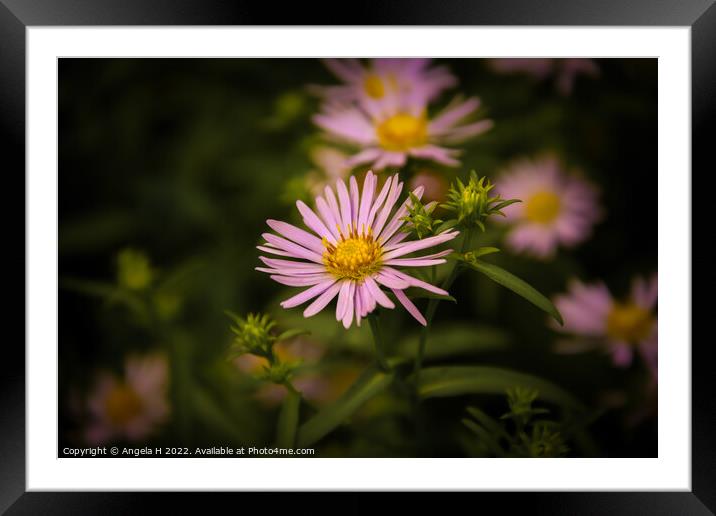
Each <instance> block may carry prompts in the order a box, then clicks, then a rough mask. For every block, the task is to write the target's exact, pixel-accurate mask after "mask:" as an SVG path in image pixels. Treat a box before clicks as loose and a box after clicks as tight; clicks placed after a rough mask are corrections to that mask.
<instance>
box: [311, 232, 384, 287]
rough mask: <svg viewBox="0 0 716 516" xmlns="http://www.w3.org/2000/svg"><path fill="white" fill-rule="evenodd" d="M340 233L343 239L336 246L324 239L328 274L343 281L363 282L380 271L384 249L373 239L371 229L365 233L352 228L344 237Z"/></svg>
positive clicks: (324, 254) (324, 260)
mask: <svg viewBox="0 0 716 516" xmlns="http://www.w3.org/2000/svg"><path fill="white" fill-rule="evenodd" d="M339 233H340V235H341V239H340V241H339V242H338V243H337V244H336V245H333V244H332V243H330V242H329V241H328V240H327V239H325V238H324V239H323V245H324V246H325V247H326V251H325V252H324V253H323V263H324V264H325V265H326V268H327V269H328V272H330V273H331V274H333V275H335V276H337V277H338V278H341V279H345V278H348V279H353V280H356V281H361V280H363V278H365V277H366V276H368V275H370V274H374V273H375V272H377V271H378V270H379V269H380V266H381V262H380V256H381V254H382V249H381V246H380V244H379V243H378V242H377V241H376V240H375V239H374V238H373V230H372V229H371V228H368V230H367V231H365V232H363V231H361V232H358V231H357V230H356V229H355V228H351V230H350V232H349V233H348V235H344V234H343V232H342V231H341V230H340V229H339Z"/></svg>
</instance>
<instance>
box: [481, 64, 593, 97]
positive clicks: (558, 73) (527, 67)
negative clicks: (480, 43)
mask: <svg viewBox="0 0 716 516" xmlns="http://www.w3.org/2000/svg"><path fill="white" fill-rule="evenodd" d="M489 66H490V67H491V68H492V69H493V70H494V71H496V72H498V73H507V74H511V73H524V74H527V75H530V76H532V77H534V78H535V79H537V80H540V81H541V80H544V79H546V78H548V77H550V76H553V77H554V82H555V86H556V87H557V91H559V92H560V93H561V94H562V95H569V94H571V93H572V90H573V89H574V83H575V81H576V80H577V77H578V76H579V75H584V76H587V77H597V76H598V75H599V66H598V65H597V64H596V63H595V62H594V61H593V60H592V59H581V58H580V59H577V58H569V59H553V58H517V59H490V60H489Z"/></svg>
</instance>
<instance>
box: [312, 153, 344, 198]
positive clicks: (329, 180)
mask: <svg viewBox="0 0 716 516" xmlns="http://www.w3.org/2000/svg"><path fill="white" fill-rule="evenodd" d="M310 158H311V162H312V163H313V164H314V165H315V168H314V170H311V171H310V172H309V173H308V174H307V175H306V186H307V188H308V190H309V191H310V192H311V194H312V195H314V196H317V195H321V193H322V192H323V190H324V188H325V187H326V186H327V185H329V184H334V183H335V182H336V180H337V179H346V178H347V177H348V176H349V175H350V167H348V166H347V165H346V160H347V158H348V156H347V155H346V154H344V153H343V152H341V151H339V150H338V149H335V148H333V147H326V146H319V147H315V148H313V149H312V150H311V153H310Z"/></svg>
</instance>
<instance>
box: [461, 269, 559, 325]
mask: <svg viewBox="0 0 716 516" xmlns="http://www.w3.org/2000/svg"><path fill="white" fill-rule="evenodd" d="M465 263H466V264H467V265H469V266H470V267H472V268H473V269H475V270H476V271H478V272H481V273H483V274H484V275H485V276H487V277H488V278H490V279H491V280H492V281H494V282H496V283H499V284H500V285H502V286H503V287H507V288H509V289H510V290H511V291H512V292H514V293H515V294H518V295H520V296H522V297H523V298H525V299H526V300H527V301H529V302H530V303H532V304H533V305H535V306H536V307H537V308H540V309H541V310H543V311H545V312H547V313H548V314H549V315H551V316H552V317H554V319H555V320H556V321H557V322H558V323H559V324H564V321H563V320H562V315H561V314H560V313H559V310H557V308H556V307H555V306H554V304H552V301H550V300H549V299H547V298H546V297H545V296H543V295H542V294H540V293H539V292H538V291H537V290H536V289H535V288H534V287H532V286H530V285H529V284H528V283H526V282H525V281H524V280H521V279H520V278H518V277H517V276H515V275H514V274H512V273H511V272H507V271H506V270H505V269H503V268H502V267H498V266H497V265H494V264H492V263H487V262H483V261H482V260H466V261H465Z"/></svg>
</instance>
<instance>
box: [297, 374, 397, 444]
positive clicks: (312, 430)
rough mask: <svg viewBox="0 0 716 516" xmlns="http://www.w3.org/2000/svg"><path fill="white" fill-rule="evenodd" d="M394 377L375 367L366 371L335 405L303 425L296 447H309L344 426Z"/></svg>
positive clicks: (299, 430)
mask: <svg viewBox="0 0 716 516" xmlns="http://www.w3.org/2000/svg"><path fill="white" fill-rule="evenodd" d="M393 376H394V373H392V372H388V373H386V372H382V371H380V370H378V369H376V368H374V367H371V368H369V369H368V370H366V371H365V372H364V373H363V374H362V375H361V376H360V378H358V380H356V382H355V383H354V384H353V385H352V386H351V387H350V388H349V389H348V391H346V392H345V394H343V396H341V397H340V398H339V399H338V400H336V402H335V403H333V404H332V405H329V406H328V407H326V408H324V409H323V410H321V411H320V412H318V413H317V414H316V415H315V416H313V417H312V418H311V419H309V420H308V421H306V422H305V423H304V424H303V425H301V427H300V428H299V429H298V439H297V442H296V445H297V446H299V447H302V448H305V447H309V446H311V445H312V444H314V443H316V442H317V441H319V440H320V439H321V438H323V437H324V436H325V435H327V434H328V433H329V432H331V431H332V430H334V429H335V428H337V427H338V426H340V425H341V424H343V423H344V422H345V421H346V420H347V419H348V418H349V417H350V416H351V415H353V413H355V412H356V411H357V410H358V409H359V408H360V407H361V406H362V405H363V404H364V403H365V402H366V401H368V400H369V399H371V398H372V397H373V396H375V395H377V394H379V393H380V392H382V391H383V390H385V389H386V388H387V387H388V386H389V385H390V383H391V382H392V381H393Z"/></svg>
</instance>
